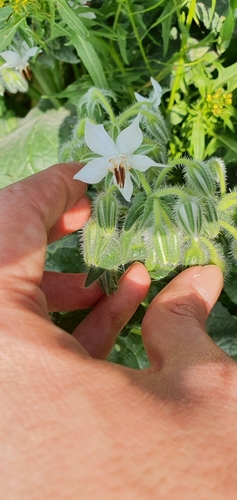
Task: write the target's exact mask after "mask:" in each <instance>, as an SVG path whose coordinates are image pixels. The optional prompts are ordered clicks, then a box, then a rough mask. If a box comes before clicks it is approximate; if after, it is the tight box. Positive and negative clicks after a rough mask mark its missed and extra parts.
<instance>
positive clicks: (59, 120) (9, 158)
mask: <svg viewBox="0 0 237 500" xmlns="http://www.w3.org/2000/svg"><path fill="white" fill-rule="evenodd" d="M66 122H67V126H66V130H65V127H64V125H65V124H66ZM69 134H71V130H70V112H69V111H68V110H66V109H64V108H60V109H59V110H54V109H50V110H48V111H46V112H42V111H41V110H40V109H39V108H35V109H33V110H31V111H30V112H29V113H28V115H27V116H26V117H25V118H23V119H20V120H19V125H18V127H17V128H16V129H15V130H14V131H13V132H11V133H10V134H8V135H6V136H5V137H3V138H2V139H0V164H1V169H0V188H3V187H5V186H6V185H8V184H11V183H12V182H15V181H18V180H20V179H23V178H24V177H27V176H28V175H31V174H33V173H35V172H38V171H40V170H44V169H45V168H47V167H49V166H50V165H53V164H54V163H57V162H58V161H59V149H60V146H61V143H62V142H63V141H64V142H65V140H66V138H68V136H69Z"/></svg>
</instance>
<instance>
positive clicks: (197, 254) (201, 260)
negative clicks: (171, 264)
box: [183, 239, 210, 266]
mask: <svg viewBox="0 0 237 500" xmlns="http://www.w3.org/2000/svg"><path fill="white" fill-rule="evenodd" d="M209 258H210V254H209V251H208V249H207V248H205V247H203V245H201V243H200V241H196V240H194V239H192V240H191V242H190V243H189V245H187V246H186V247H184V252H183V264H184V266H197V265H200V266H203V265H204V264H207V263H208V262H209Z"/></svg>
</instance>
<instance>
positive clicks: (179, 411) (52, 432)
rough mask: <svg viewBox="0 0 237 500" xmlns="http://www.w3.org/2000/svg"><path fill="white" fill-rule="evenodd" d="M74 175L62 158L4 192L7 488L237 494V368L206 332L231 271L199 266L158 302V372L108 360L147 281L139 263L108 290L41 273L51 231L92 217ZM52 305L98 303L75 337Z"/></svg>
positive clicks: (150, 344)
mask: <svg viewBox="0 0 237 500" xmlns="http://www.w3.org/2000/svg"><path fill="white" fill-rule="evenodd" d="M76 171H78V165H77V164H68V165H61V166H54V167H52V168H51V169H49V170H47V171H44V172H42V173H40V174H37V175H36V176H33V177H31V178H28V179H26V180H25V181H23V182H21V183H17V184H15V185H13V186H10V187H9V188H7V189H5V190H4V191H2V193H1V196H0V207H1V211H0V217H1V221H0V226H1V241H0V254H1V267H0V278H1V281H0V307H1V311H0V322H1V357H2V360H1V370H0V391H1V397H0V400H1V406H2V412H1V422H0V434H1V469H2V480H1V486H0V491H1V495H0V497H2V498H4V500H10V499H13V498H14V499H15V498H20V499H21V500H28V499H29V500H32V499H34V500H38V499H39V500H41V499H42V498H47V499H57V500H60V499H66V498H68V499H70V500H74V499H75V500H78V499H80V498H81V499H83V500H84V499H88V500H90V499H92V498H93V499H96V500H102V499H103V500H111V499H113V500H117V499H121V498H122V499H125V498H128V499H133V498H136V499H142V500H143V499H153V498H154V499H156V498H159V500H160V499H161V500H162V499H168V500H172V499H176V500H177V499H182V500H185V499H187V500H192V499H195V500H196V499H197V498H198V500H202V499H205V500H206V499H207V498H208V500H212V499H216V498H225V499H232V498H233V499H234V498H235V497H236V487H237V479H236V459H237V451H236V450H237V446H236V445H237V443H236V437H235V435H236V432H235V431H236V409H237V401H236V382H237V371H236V364H235V363H234V362H233V361H232V360H231V359H230V358H229V357H228V356H226V355H225V354H224V353H223V352H222V351H221V350H220V349H219V348H218V347H217V346H215V345H214V343H213V342H212V341H211V340H210V338H209V337H208V336H207V334H206V333H205V330H204V325H205V320H206V317H207V315H208V313H209V311H210V309H211V307H212V306H213V305H214V303H215V301H216V299H217V297H218V295H219V293H220V290H221V287H222V276H221V273H220V271H219V270H218V269H217V268H216V267H214V266H207V267H204V268H202V267H197V268H191V269H188V270H186V271H185V272H183V273H181V274H180V275H179V276H177V278H176V279H175V280H173V281H172V282H171V283H170V284H169V285H168V286H167V287H166V288H165V289H164V290H163V291H162V292H161V293H160V294H159V295H158V296H157V297H156V298H155V299H154V300H153V302H152V303H151V305H150V307H149V308H148V311H147V314H146V316H145V319H144V322H143V340H144V344H145V347H146V350H147V353H148V356H149V359H150V361H151V368H149V369H147V370H142V371H135V370H131V369H127V368H125V367H121V366H116V365H113V364H111V363H108V362H107V361H103V359H105V358H106V356H107V354H108V353H109V351H110V349H111V346H112V345H113V343H114V340H115V338H116V335H117V333H118V332H119V330H120V329H121V328H122V327H123V325H124V324H125V323H126V322H127V321H128V320H129V318H130V317H131V315H132V314H133V312H134V311H135V309H136V307H137V305H138V304H139V302H140V301H141V300H142V299H143V297H144V296H145V295H146V293H147V290H148V287H149V276H148V274H147V272H146V270H145V268H144V267H143V266H142V265H141V264H135V265H133V266H132V267H131V268H130V270H129V271H128V272H127V273H126V275H125V276H124V277H123V278H122V279H121V282H120V287H119V290H118V292H117V293H116V294H114V295H112V296H110V297H105V296H103V294H102V292H101V291H100V290H99V289H98V288H97V287H96V286H94V287H91V288H89V289H87V290H84V289H83V286H82V282H83V280H84V277H81V276H80V275H69V276H67V275H63V276H61V275H60V274H59V275H57V276H56V275H55V274H54V273H53V274H49V273H47V274H45V275H44V276H43V266H44V259H45V247H46V242H47V234H48V241H53V240H55V239H57V238H59V237H61V236H63V235H64V234H67V233H69V232H71V231H74V230H76V229H78V228H79V227H80V226H81V225H82V224H83V223H84V222H85V220H86V219H87V217H88V216H89V212H90V208H89V202H88V200H87V199H86V198H85V197H83V194H84V185H83V184H79V183H78V182H75V181H73V180H72V177H73V175H74V173H75V172H76ZM63 213H64V215H62V214H63ZM198 284H199V289H198V288H197V286H198ZM65 291H66V295H65ZM47 303H48V305H49V308H50V309H51V310H52V309H54V310H60V309H61V310H66V309H76V308H79V307H88V306H92V305H93V304H95V305H94V308H93V310H92V312H91V313H90V315H89V316H88V317H87V318H86V319H85V320H84V322H83V323H81V325H79V327H78V328H77V329H76V331H75V332H74V335H68V334H67V333H65V332H63V331H62V330H60V329H59V328H57V327H56V326H55V325H53V324H52V323H51V322H50V321H49V319H48V313H47ZM88 353H89V354H88Z"/></svg>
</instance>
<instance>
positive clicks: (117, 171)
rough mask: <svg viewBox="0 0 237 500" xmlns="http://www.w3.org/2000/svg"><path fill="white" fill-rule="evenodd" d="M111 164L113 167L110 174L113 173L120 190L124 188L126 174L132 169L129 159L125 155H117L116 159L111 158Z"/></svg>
mask: <svg viewBox="0 0 237 500" xmlns="http://www.w3.org/2000/svg"><path fill="white" fill-rule="evenodd" d="M109 163H110V165H111V166H110V168H109V172H113V174H114V177H115V179H116V183H117V185H118V186H119V187H120V188H124V184H125V177H126V172H127V170H130V168H131V166H130V165H129V164H128V161H127V157H126V156H125V155H117V156H115V157H114V158H113V157H112V158H110V159H109Z"/></svg>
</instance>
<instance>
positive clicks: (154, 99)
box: [151, 77, 162, 106]
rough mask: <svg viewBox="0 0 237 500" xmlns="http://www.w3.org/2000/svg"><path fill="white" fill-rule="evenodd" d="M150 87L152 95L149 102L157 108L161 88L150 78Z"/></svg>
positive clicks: (159, 101)
mask: <svg viewBox="0 0 237 500" xmlns="http://www.w3.org/2000/svg"><path fill="white" fill-rule="evenodd" d="M151 83H152V87H153V89H154V92H153V95H152V96H151V97H152V99H151V101H152V102H153V103H154V104H155V106H159V105H160V103H161V95H162V87H161V86H160V84H159V83H158V82H157V81H156V80H154V78H152V77H151Z"/></svg>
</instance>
